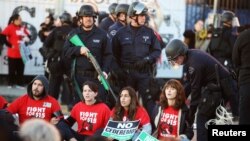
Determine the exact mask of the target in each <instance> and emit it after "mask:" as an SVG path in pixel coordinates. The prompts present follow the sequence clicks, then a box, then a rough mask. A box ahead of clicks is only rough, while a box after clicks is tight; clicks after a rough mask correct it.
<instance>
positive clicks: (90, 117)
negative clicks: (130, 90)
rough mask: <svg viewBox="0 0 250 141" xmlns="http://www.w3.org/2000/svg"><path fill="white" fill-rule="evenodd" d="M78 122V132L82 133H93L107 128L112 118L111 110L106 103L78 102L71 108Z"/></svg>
mask: <svg viewBox="0 0 250 141" xmlns="http://www.w3.org/2000/svg"><path fill="white" fill-rule="evenodd" d="M70 116H71V117H73V118H74V119H75V120H76V122H77V124H78V129H77V132H78V133H79V134H82V135H88V136H90V135H93V134H94V133H95V132H96V130H98V129H101V128H105V126H106V124H107V123H108V120H109V118H110V110H109V108H108V106H107V105H105V104H104V103H98V104H94V105H86V104H85V103H83V102H79V103H77V104H76V105H75V106H74V107H73V109H72V110H71V115H70Z"/></svg>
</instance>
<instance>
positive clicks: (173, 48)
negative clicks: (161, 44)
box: [165, 39, 188, 61]
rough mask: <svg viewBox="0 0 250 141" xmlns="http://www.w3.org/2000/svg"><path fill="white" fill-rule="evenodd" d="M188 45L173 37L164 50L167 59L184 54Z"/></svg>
mask: <svg viewBox="0 0 250 141" xmlns="http://www.w3.org/2000/svg"><path fill="white" fill-rule="evenodd" d="M187 50H188V47H187V45H186V44H184V43H183V42H182V41H181V40H179V39H174V40H172V41H170V43H168V45H167V47H166V49H165V52H166V55H167V58H168V60H169V61H171V60H174V59H176V57H178V56H179V55H185V54H186V53H187Z"/></svg>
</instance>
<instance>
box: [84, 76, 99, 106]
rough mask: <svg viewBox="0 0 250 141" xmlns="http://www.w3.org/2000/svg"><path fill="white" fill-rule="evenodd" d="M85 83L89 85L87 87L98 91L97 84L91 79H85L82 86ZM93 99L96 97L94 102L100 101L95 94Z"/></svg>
mask: <svg viewBox="0 0 250 141" xmlns="http://www.w3.org/2000/svg"><path fill="white" fill-rule="evenodd" d="M85 85H87V86H89V88H90V89H91V90H92V91H93V92H95V93H98V85H97V84H96V83H95V82H93V81H86V82H84V83H83V85H82V88H83V87H84V86H85ZM95 99H96V103H99V102H101V100H100V99H99V98H98V96H97V97H96V98H95ZM83 101H84V100H83Z"/></svg>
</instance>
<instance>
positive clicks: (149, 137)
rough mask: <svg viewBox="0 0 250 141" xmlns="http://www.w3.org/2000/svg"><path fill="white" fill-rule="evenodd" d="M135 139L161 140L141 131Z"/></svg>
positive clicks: (146, 140) (143, 140) (142, 140)
mask: <svg viewBox="0 0 250 141" xmlns="http://www.w3.org/2000/svg"><path fill="white" fill-rule="evenodd" d="M135 141H159V140H157V139H156V138H155V137H153V136H151V135H150V134H148V133H147V132H144V131H141V133H140V134H139V136H138V137H137V138H136V139H135Z"/></svg>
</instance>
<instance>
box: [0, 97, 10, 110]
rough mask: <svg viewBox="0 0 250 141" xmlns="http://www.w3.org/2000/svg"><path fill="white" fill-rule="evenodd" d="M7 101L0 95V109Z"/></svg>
mask: <svg viewBox="0 0 250 141" xmlns="http://www.w3.org/2000/svg"><path fill="white" fill-rule="evenodd" d="M7 104H8V102H7V101H6V100H5V99H4V97H2V96H0V109H3V108H4V107H5V106H6V105H7Z"/></svg>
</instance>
